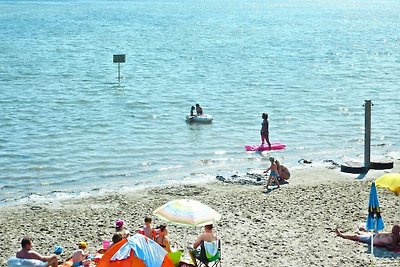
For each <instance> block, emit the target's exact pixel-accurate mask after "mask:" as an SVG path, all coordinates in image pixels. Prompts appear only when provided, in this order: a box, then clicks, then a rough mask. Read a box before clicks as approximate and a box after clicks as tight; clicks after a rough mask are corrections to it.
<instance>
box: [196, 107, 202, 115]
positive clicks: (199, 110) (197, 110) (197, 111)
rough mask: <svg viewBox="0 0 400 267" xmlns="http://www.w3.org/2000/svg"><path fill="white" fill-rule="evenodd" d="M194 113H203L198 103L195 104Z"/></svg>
mask: <svg viewBox="0 0 400 267" xmlns="http://www.w3.org/2000/svg"><path fill="white" fill-rule="evenodd" d="M196 113H197V116H201V115H203V109H202V108H201V107H200V105H199V104H196Z"/></svg>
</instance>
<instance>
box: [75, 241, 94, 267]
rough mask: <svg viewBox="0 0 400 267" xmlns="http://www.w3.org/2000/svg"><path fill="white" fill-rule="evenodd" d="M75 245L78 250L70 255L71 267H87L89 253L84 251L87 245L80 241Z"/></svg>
mask: <svg viewBox="0 0 400 267" xmlns="http://www.w3.org/2000/svg"><path fill="white" fill-rule="evenodd" d="M77 245H78V249H77V250H75V251H74V253H73V254H72V267H79V266H89V265H90V260H88V259H87V256H89V252H87V251H86V249H87V243H86V242H84V241H81V242H79V243H78V244H77Z"/></svg>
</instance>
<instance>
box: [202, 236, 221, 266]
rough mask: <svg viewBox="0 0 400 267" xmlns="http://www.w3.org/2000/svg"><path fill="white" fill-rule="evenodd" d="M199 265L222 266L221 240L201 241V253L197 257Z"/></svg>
mask: <svg viewBox="0 0 400 267" xmlns="http://www.w3.org/2000/svg"><path fill="white" fill-rule="evenodd" d="M196 263H197V264H196V265H197V266H198V267H200V266H205V267H217V266H219V267H221V266H222V265H221V240H217V241H215V242H201V244H200V254H199V255H198V256H197V257H196Z"/></svg>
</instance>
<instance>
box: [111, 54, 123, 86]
mask: <svg viewBox="0 0 400 267" xmlns="http://www.w3.org/2000/svg"><path fill="white" fill-rule="evenodd" d="M113 62H114V63H118V82H119V80H120V79H121V66H120V64H121V63H125V54H120V55H113Z"/></svg>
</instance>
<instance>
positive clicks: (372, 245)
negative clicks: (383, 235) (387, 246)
mask: <svg viewBox="0 0 400 267" xmlns="http://www.w3.org/2000/svg"><path fill="white" fill-rule="evenodd" d="M371 255H372V256H374V231H372V235H371Z"/></svg>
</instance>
